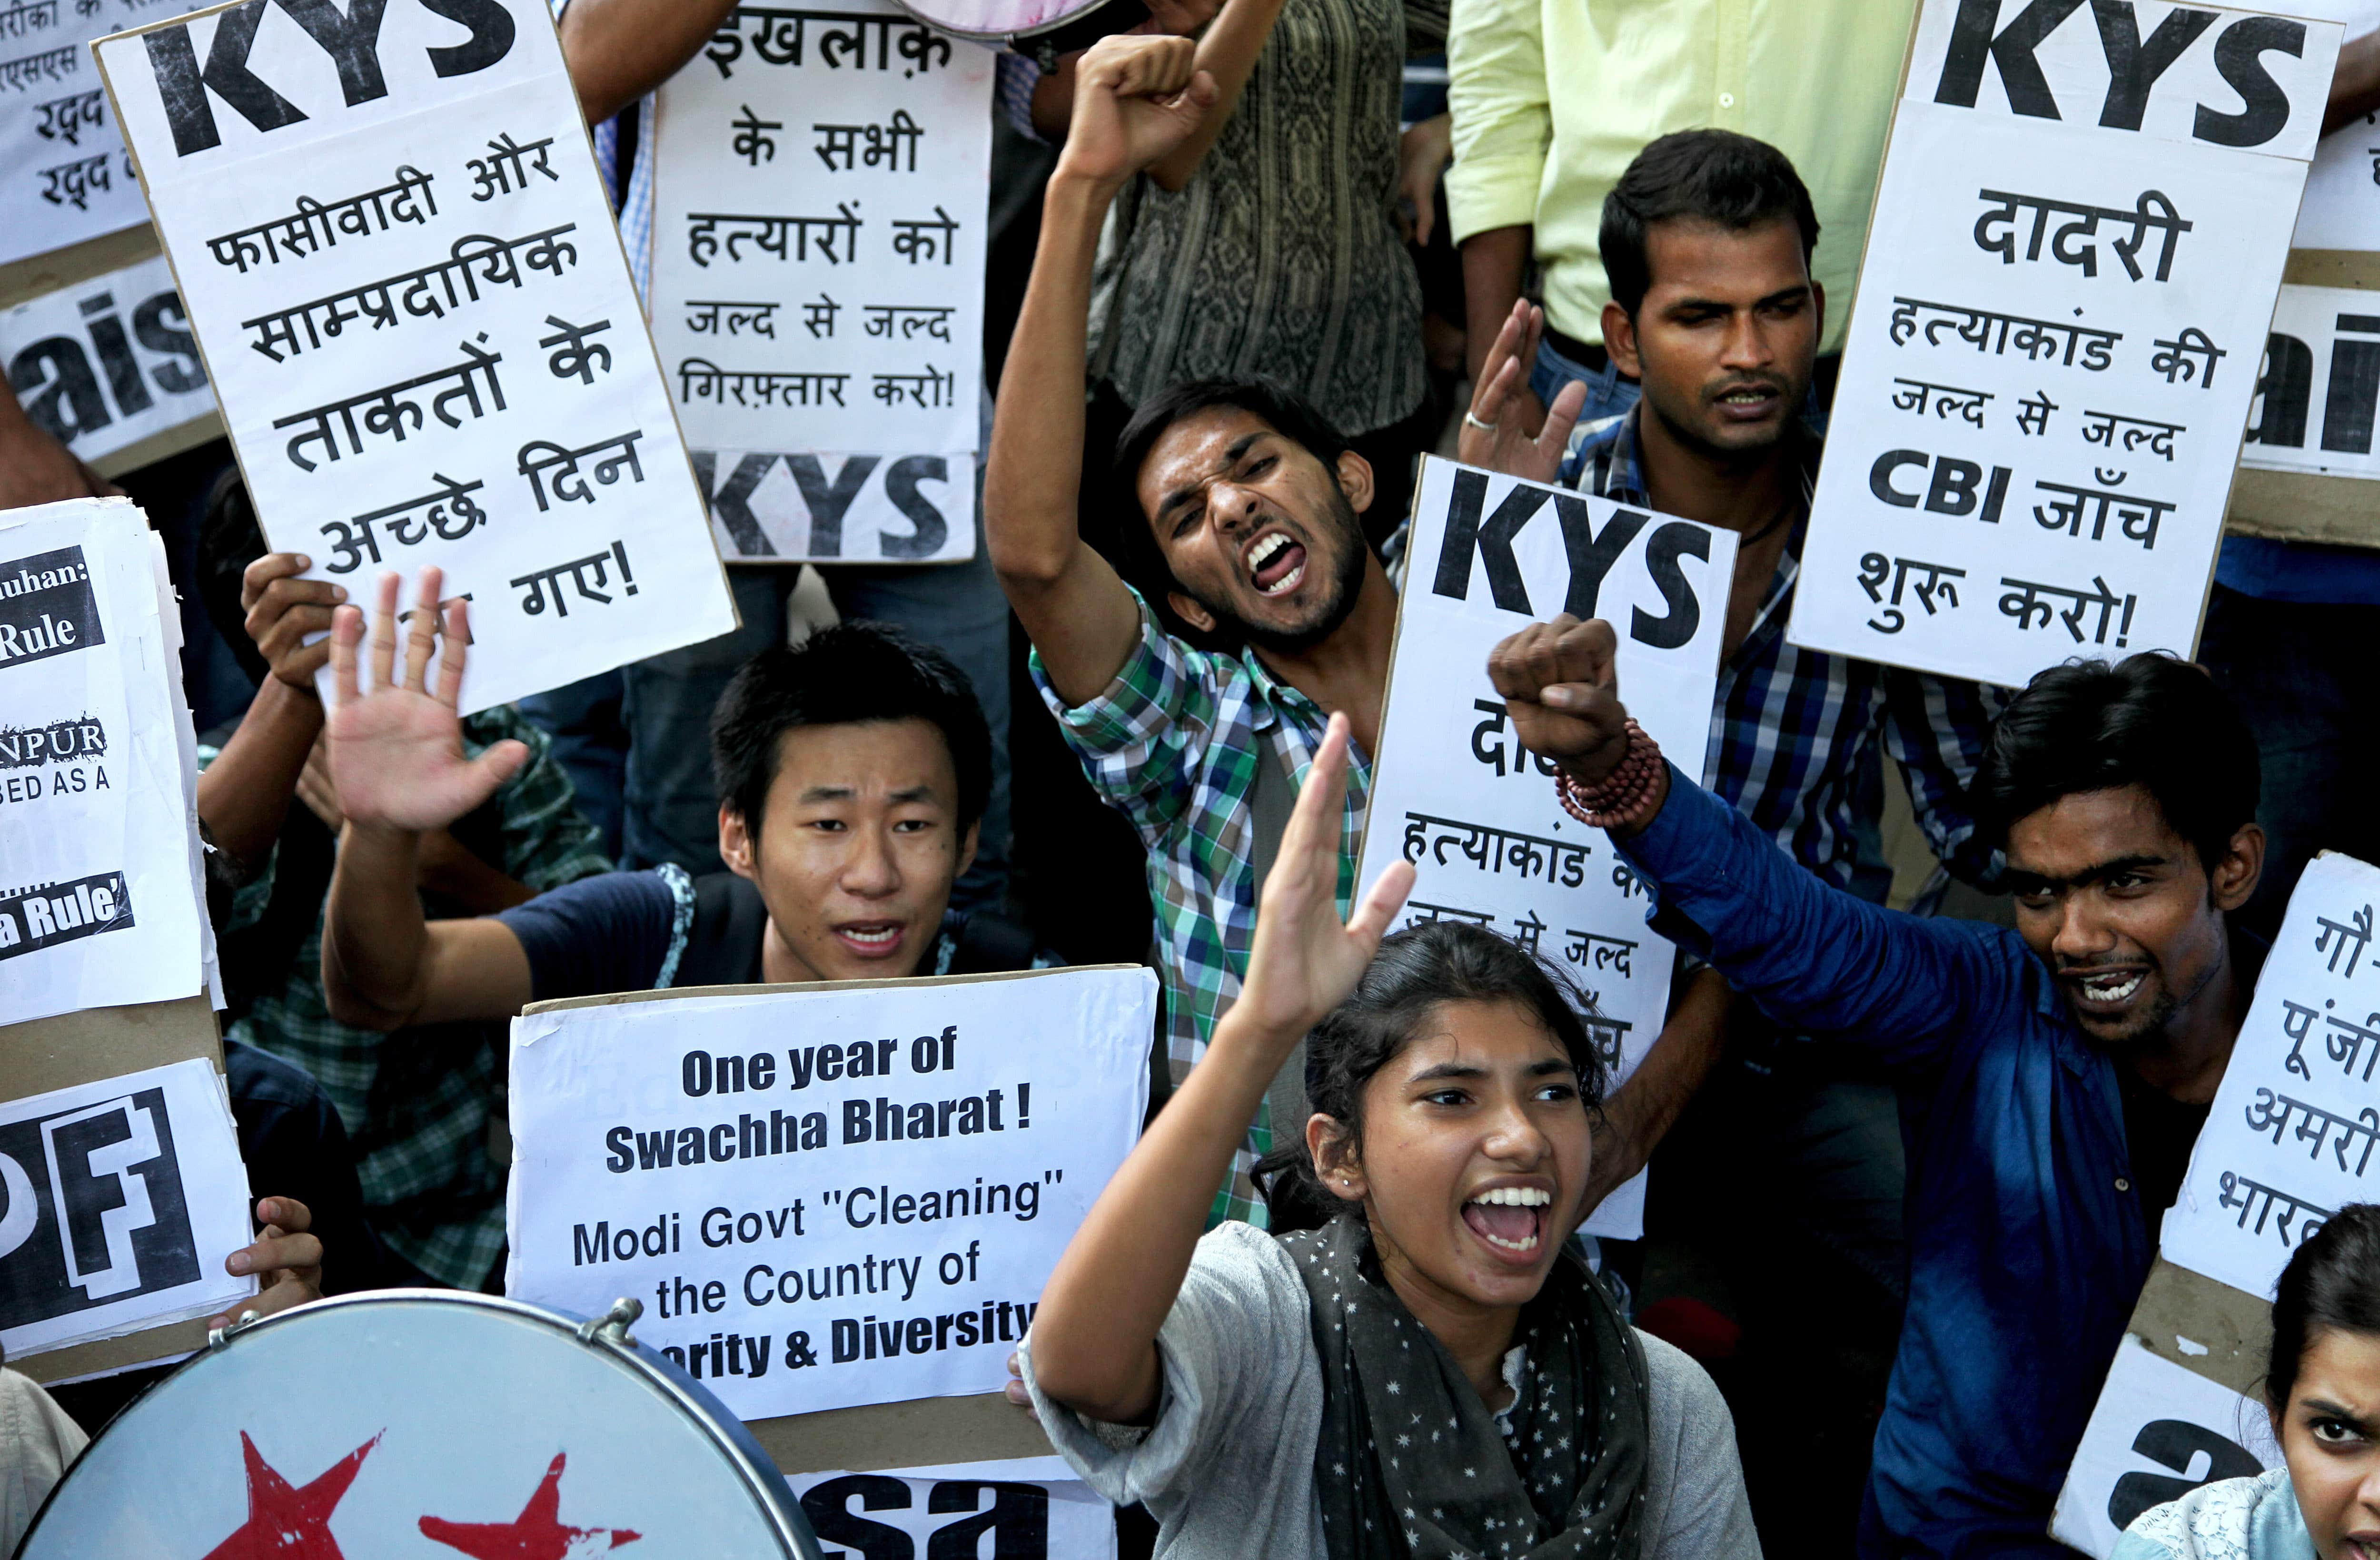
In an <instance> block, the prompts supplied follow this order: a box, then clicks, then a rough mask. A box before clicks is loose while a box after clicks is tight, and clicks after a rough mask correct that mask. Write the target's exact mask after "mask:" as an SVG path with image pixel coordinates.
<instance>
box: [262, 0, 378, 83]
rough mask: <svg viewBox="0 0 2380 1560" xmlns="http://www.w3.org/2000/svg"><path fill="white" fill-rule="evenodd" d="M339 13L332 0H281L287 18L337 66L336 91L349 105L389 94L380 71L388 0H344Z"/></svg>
mask: <svg viewBox="0 0 2380 1560" xmlns="http://www.w3.org/2000/svg"><path fill="white" fill-rule="evenodd" d="M347 6H348V9H347V11H346V14H345V15H341V14H340V11H339V7H338V6H334V5H333V4H332V3H331V0H281V8H282V9H283V10H284V11H286V12H287V13H289V19H290V20H291V21H294V22H296V23H297V25H298V26H300V27H302V28H304V29H305V30H306V36H307V37H309V38H311V39H312V40H313V41H314V42H317V43H319V44H321V45H322V52H323V53H324V54H328V55H330V56H331V63H332V64H333V65H334V66H336V67H338V71H339V91H340V93H341V94H342V95H343V96H345V97H346V100H347V106H348V107H349V108H353V107H355V105H356V104H358V103H370V102H371V101H372V100H373V99H375V98H384V97H386V96H388V83H387V82H386V81H385V80H383V79H382V77H381V73H380V22H381V17H382V15H383V13H384V12H386V11H387V9H388V0H347Z"/></svg>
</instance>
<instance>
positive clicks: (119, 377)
mask: <svg viewBox="0 0 2380 1560" xmlns="http://www.w3.org/2000/svg"><path fill="white" fill-rule="evenodd" d="M0 369H5V370H6V373H7V377H8V384H9V387H10V388H11V389H13V390H14V391H15V392H16V393H17V403H18V405H20V406H22V407H23V408H24V409H25V416H26V417H28V418H29V419H30V421H31V422H32V424H33V426H34V427H36V428H39V429H42V430H44V431H45V432H47V433H48V434H49V435H50V436H51V437H52V438H54V439H55V440H56V441H58V442H59V443H61V444H64V445H65V446H66V447H67V449H69V450H72V451H73V452H74V453H75V454H76V455H77V456H78V457H79V458H80V459H82V460H84V461H99V460H104V459H105V458H106V457H107V456H109V455H112V454H114V453H115V452H116V451H118V450H122V449H126V448H128V447H129V446H131V445H133V444H137V443H139V442H140V441H141V440H143V439H146V438H149V437H150V436H152V434H158V433H164V432H165V431H166V430H167V429H174V428H178V427H180V426H182V425H183V424H185V423H189V422H194V421H197V420H198V419H200V418H201V417H209V416H210V415H211V414H212V413H213V411H214V409H215V393H214V389H213V387H212V386H211V385H210V384H208V383H207V369H206V364H205V362H204V361H203V360H202V359H201V358H200V357H199V344H198V339H197V338H196V337H194V336H193V335H191V334H190V327H189V321H188V320H187V319H185V318H184V317H183V314H182V300H181V298H180V297H179V296H176V293H175V291H174V271H173V268H172V267H171V266H169V265H167V264H166V263H165V258H164V256H163V255H158V256H153V257H152V258H151V259H149V260H141V261H140V262H138V263H137V264H133V265H128V266H125V267H124V268H122V269H121V270H118V271H112V272H108V273H107V274H105V275H103V276H98V277H94V278H92V279H91V281H88V282H81V283H78V284H75V285H73V286H71V287H62V288H60V289H58V290H57V291H55V292H51V293H44V294H42V295H41V296H39V297H34V298H29V299H27V300H26V301H25V302H23V303H20V304H18V306H17V307H16V308H11V309H9V310H8V311H7V312H6V313H5V314H0Z"/></svg>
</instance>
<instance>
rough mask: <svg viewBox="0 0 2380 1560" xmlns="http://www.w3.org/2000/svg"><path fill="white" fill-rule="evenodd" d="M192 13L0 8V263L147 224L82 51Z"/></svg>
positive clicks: (158, 6) (144, 1)
mask: <svg viewBox="0 0 2380 1560" xmlns="http://www.w3.org/2000/svg"><path fill="white" fill-rule="evenodd" d="M198 8H199V7H198V4H197V3H195V0H0V265H5V264H6V263H7V262H9V261H10V260H24V259H26V258H27V257H29V256H32V255H39V254H45V253H47V252H48V251H50V250H52V249H59V248H65V247H66V246H67V245H69V244H79V243H81V242H82V241H83V240H85V239H87V238H96V237H98V236H100V235H102V234H103V233H115V232H116V231H118V230H119V229H122V228H127V227H139V226H140V225H141V224H143V223H146V222H147V221H148V220H149V208H148V206H147V205H145V204H144V203H143V202H142V201H141V199H140V182H139V181H138V180H137V179H135V178H134V177H133V174H132V160H131V158H130V157H129V156H128V155H127V154H126V152H125V150H124V137H123V135H122V133H121V132H119V131H118V130H117V129H116V127H115V110H114V109H113V108H111V107H110V106H109V105H108V102H107V92H106V91H105V89H103V87H102V86H101V85H100V80H99V72H98V71H97V70H96V69H94V68H92V66H91V53H90V50H89V49H88V48H87V47H86V45H87V44H89V43H91V42H92V41H93V40H94V39H99V38H103V37H105V36H106V35H107V34H109V33H111V32H114V31H116V30H119V29H121V28H127V27H138V26H140V24H141V23H142V22H147V21H154V20H156V19H157V18H160V17H170V16H174V15H176V14H178V13H182V12H188V11H194V10H197V9H198ZM86 458H88V457H86Z"/></svg>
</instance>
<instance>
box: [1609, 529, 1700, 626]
mask: <svg viewBox="0 0 2380 1560" xmlns="http://www.w3.org/2000/svg"><path fill="white" fill-rule="evenodd" d="M1688 555H1691V556H1693V557H1695V558H1700V559H1703V560H1705V561H1707V560H1708V559H1709V558H1710V533H1709V532H1708V531H1706V530H1704V529H1703V528H1702V527H1701V526H1692V525H1688V524H1687V523H1686V522H1685V521H1683V520H1672V521H1670V522H1669V523H1668V524H1667V525H1665V526H1662V527H1661V528H1660V529H1659V530H1658V531H1655V532H1654V533H1653V538H1652V539H1651V540H1650V541H1648V542H1646V543H1645V572H1646V573H1648V574H1651V575H1652V576H1653V588H1655V589H1656V590H1658V591H1659V592H1660V593H1661V598H1662V599H1663V600H1665V601H1667V602H1668V603H1669V604H1670V611H1669V613H1668V615H1667V616H1665V617H1658V618H1657V617H1654V616H1652V615H1651V614H1650V613H1648V612H1646V611H1645V609H1644V608H1642V607H1636V608H1633V609H1631V611H1632V612H1633V616H1632V617H1631V618H1630V619H1629V623H1628V636H1629V637H1630V638H1632V639H1633V640H1635V641H1636V642H1637V643H1638V644H1640V645H1650V646H1652V647H1653V648H1655V649H1657V650H1674V649H1676V648H1677V647H1679V646H1681V645H1683V644H1685V643H1686V642H1687V641H1689V640H1691V639H1693V638H1694V631H1695V630H1696V629H1698V628H1700V627H1701V626H1702V623H1703V607H1702V603H1701V602H1700V601H1697V600H1696V599H1694V587H1693V586H1691V585H1689V584H1688V583H1687V582H1686V574H1685V571H1684V570H1683V569H1681V568H1680V567H1678V560H1679V559H1680V558H1681V557H1684V556H1688Z"/></svg>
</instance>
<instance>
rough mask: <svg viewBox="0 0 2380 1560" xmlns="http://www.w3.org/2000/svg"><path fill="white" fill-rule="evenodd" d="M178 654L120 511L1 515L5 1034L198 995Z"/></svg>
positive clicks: (108, 505)
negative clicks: (65, 1016)
mask: <svg viewBox="0 0 2380 1560" xmlns="http://www.w3.org/2000/svg"><path fill="white" fill-rule="evenodd" d="M180 644H181V636H180V628H179V619H178V617H177V616H176V612H175V608H174V599H173V594H172V591H171V588H170V587H168V586H167V585H166V583H165V580H164V552H163V550H162V549H161V548H160V547H159V546H158V544H157V542H156V540H155V538H153V537H152V535H151V533H150V531H149V528H148V526H147V525H146V524H145V523H144V522H143V521H142V519H141V516H140V511H139V510H138V509H136V508H134V507H133V506H132V504H131V503H130V502H128V501H127V500H124V499H76V500H71V501H69V502H64V503H53V504H42V505H38V506H36V507H33V508H30V509H13V510H6V511H0V864H5V865H0V872H5V873H6V877H5V879H0V1024H14V1023H22V1022H27V1021H29V1020H32V1019H41V1018H47V1017H50V1016H51V1015H53V1014H57V1013H68V1012H73V1011H76V1010H79V1009H85V1008H103V1007H112V1006H116V1005H120V1004H129V1003H137V1002H161V1001H168V1000H171V999H173V998H179V997H188V996H191V995H193V994H195V993H198V992H200V991H203V990H206V989H208V987H209V986H210V985H211V974H212V964H213V958H214V940H213V934H212V931H211V930H210V929H209V927H208V925H207V919H206V912H205V904H206V896H205V889H204V887H203V885H204V882H205V878H204V875H203V867H202V865H201V863H200V854H199V851H200V846H199V837H198V817H197V812H196V799H197V792H196V789H195V786H196V773H197V754H196V740H195V738H194V736H193V735H192V733H191V731H190V713H189V710H188V707H186V706H185V705H184V704H183V703H182V688H181V675H180V663H179V659H178V653H177V652H178V651H179V648H180Z"/></svg>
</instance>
